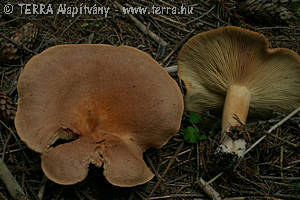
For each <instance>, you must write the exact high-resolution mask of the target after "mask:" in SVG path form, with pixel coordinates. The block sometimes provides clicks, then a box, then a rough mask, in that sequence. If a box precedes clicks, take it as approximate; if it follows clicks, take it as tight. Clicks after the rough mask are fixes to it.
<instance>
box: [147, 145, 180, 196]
mask: <svg viewBox="0 0 300 200" xmlns="http://www.w3.org/2000/svg"><path fill="white" fill-rule="evenodd" d="M183 144H184V143H183V142H182V143H181V144H180V146H179V147H178V148H177V150H176V152H175V154H174V155H173V156H172V158H171V159H170V161H169V163H168V166H167V168H166V169H165V171H164V172H163V174H162V175H161V177H160V179H159V180H158V181H157V182H156V184H155V185H154V187H153V189H152V191H151V192H150V194H149V196H148V197H151V195H152V194H153V193H154V192H155V190H156V189H157V187H158V186H159V185H160V183H161V181H162V180H163V178H164V176H165V175H166V174H167V172H168V170H169V168H170V167H171V165H172V164H173V162H174V161H175V158H176V157H177V155H178V153H179V152H180V151H181V149H182V147H183Z"/></svg>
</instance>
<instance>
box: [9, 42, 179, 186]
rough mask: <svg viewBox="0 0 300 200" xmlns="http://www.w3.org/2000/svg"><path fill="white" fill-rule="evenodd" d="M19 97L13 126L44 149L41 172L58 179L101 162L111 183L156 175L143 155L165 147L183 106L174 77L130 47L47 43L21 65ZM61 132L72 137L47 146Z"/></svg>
mask: <svg viewBox="0 0 300 200" xmlns="http://www.w3.org/2000/svg"><path fill="white" fill-rule="evenodd" d="M18 95H19V99H18V111H17V114H16V118H15V125H16V129H17V132H18V134H19V136H20V138H21V139H22V140H23V141H24V142H25V143H26V144H27V146H28V147H29V148H31V149H33V150H34V151H37V152H40V153H42V167H43V170H44V172H45V174H46V175H47V176H48V178H50V179H52V180H53V181H55V182H57V183H60V184H74V183H76V182H79V181H81V180H83V179H84V178H85V177H86V175H87V171H88V165H89V163H90V162H92V163H94V164H96V165H97V166H99V167H100V166H102V163H103V162H104V175H105V176H106V178H107V179H108V181H110V182H111V183H112V184H114V185H119V186H132V185H137V184H142V183H144V182H146V181H148V180H149V179H151V178H152V177H153V174H152V173H151V171H150V170H149V169H148V168H147V166H146V165H145V163H144V161H143V158H142V153H143V152H144V151H145V150H146V149H147V148H149V147H161V146H162V145H164V144H165V143H166V142H167V141H168V140H169V138H170V137H171V136H173V135H174V134H175V133H176V132H177V131H178V130H179V127H180V121H181V116H182V112H183V100H182V96H181V92H180V90H179V88H178V86H177V84H176V82H175V81H174V80H173V79H172V78H170V76H169V75H168V73H167V72H166V71H165V70H164V69H162V68H161V67H160V65H159V64H158V63H157V62H155V60H153V59H152V58H151V57H150V56H149V55H148V54H146V53H144V52H142V51H140V50H137V49H135V48H132V47H128V46H121V47H113V46H110V45H60V46H55V47H51V48H49V49H47V50H45V51H43V52H42V53H40V54H38V55H37V56H34V57H33V58H32V59H31V60H30V61H29V62H28V63H27V64H26V66H25V68H24V70H23V72H22V73H21V75H20V78H19V81H18ZM59 138H62V139H76V140H75V141H71V142H68V143H65V144H60V145H58V146H55V147H51V145H52V144H53V143H54V142H55V141H56V140H57V139H59ZM116 158H118V159H116ZM125 163H127V164H128V167H127V168H124V165H125ZM120 166H122V169H121V168H120ZM129 166H130V167H129ZM120 174H121V175H120ZM122 174H123V175H122Z"/></svg>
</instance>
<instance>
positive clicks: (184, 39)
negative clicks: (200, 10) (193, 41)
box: [162, 29, 195, 63]
mask: <svg viewBox="0 0 300 200" xmlns="http://www.w3.org/2000/svg"><path fill="white" fill-rule="evenodd" d="M194 32H195V29H193V30H192V31H190V32H189V33H188V34H186V35H185V36H184V38H183V39H182V40H181V41H180V42H179V43H178V44H177V45H176V46H175V48H174V49H173V50H172V51H171V52H170V53H169V54H168V55H167V56H166V57H165V58H164V59H163V60H162V63H164V62H166V61H167V60H168V59H169V58H170V57H171V56H172V55H173V54H174V53H175V52H176V51H178V49H180V48H181V46H182V45H183V44H184V43H185V42H186V41H187V40H188V39H189V38H190V37H191V35H192V34H193V33H194Z"/></svg>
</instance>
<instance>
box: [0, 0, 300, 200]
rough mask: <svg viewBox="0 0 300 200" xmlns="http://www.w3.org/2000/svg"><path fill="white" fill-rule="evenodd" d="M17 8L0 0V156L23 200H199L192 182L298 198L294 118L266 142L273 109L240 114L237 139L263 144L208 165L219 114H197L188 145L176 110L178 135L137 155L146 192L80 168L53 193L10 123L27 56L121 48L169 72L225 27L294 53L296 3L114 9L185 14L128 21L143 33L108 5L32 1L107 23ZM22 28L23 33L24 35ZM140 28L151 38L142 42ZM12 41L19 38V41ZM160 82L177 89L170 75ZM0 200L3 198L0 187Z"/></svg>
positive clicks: (209, 2) (298, 19) (243, 194)
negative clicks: (191, 45)
mask: <svg viewBox="0 0 300 200" xmlns="http://www.w3.org/2000/svg"><path fill="white" fill-rule="evenodd" d="M24 2H27V3H29V2H30V1H25V0H23V1H17V0H10V1H7V0H2V1H1V6H0V9H1V10H0V42H1V43H0V45H1V52H0V78H1V79H0V84H1V95H0V98H1V99H0V106H1V109H0V112H1V118H0V119H1V121H0V157H1V159H2V160H3V161H4V162H5V163H6V165H7V167H8V169H9V171H10V172H11V173H12V174H13V176H14V177H15V178H16V180H17V182H18V183H19V185H20V186H21V188H22V190H23V191H24V193H25V194H26V196H27V198H28V199H33V200H37V199H39V200H40V199H44V200H76V199H78V200H85V199H86V200H94V199H95V200H96V199H101V200H102V199H108V200H117V199H122V200H123V199H128V200H134V199H152V200H155V199H186V200H189V199H192V200H199V199H209V198H210V197H209V196H208V195H207V194H206V193H205V192H204V191H203V190H202V189H201V187H200V186H199V180H200V178H201V179H203V180H205V181H206V182H208V183H209V184H210V185H211V186H212V187H213V189H214V190H215V191H216V192H217V193H219V194H220V196H221V198H222V199H232V200H233V199H274V200H275V199H300V151H299V150H300V146H299V144H300V115H299V113H298V115H297V114H296V115H294V116H293V117H291V118H290V119H289V120H288V121H287V122H285V123H284V124H282V125H280V126H279V127H278V128H276V129H275V130H274V131H273V132H272V134H268V133H266V132H267V131H268V130H269V129H270V128H271V127H272V126H274V125H275V124H276V123H277V122H279V121H280V120H281V119H283V118H284V117H285V116H286V115H287V114H282V113H279V112H277V111H273V112H272V113H270V114H268V115H267V116H265V115H260V114H258V116H257V114H255V115H253V116H252V115H250V116H249V120H248V122H247V125H245V126H243V127H241V128H240V129H239V130H238V131H240V132H242V133H243V134H245V135H247V141H248V144H249V145H251V144H254V143H255V142H256V141H258V140H259V139H260V138H261V137H264V139H263V140H262V141H261V142H260V143H259V144H257V145H256V146H255V147H254V148H253V149H252V150H251V151H250V152H249V153H247V154H246V155H245V158H243V159H241V160H239V161H238V162H235V163H231V164H228V163H227V164H224V163H223V162H222V159H219V160H218V159H217V160H216V158H215V156H214V153H215V150H216V147H217V145H218V142H219V139H220V128H221V127H220V119H221V112H217V113H212V112H205V113H202V114H201V120H200V122H199V123H197V124H195V125H194V126H196V127H197V128H198V129H199V131H200V133H201V134H202V135H204V136H205V137H203V138H204V139H203V140H201V141H200V142H199V143H195V144H193V143H189V142H186V141H184V131H183V130H184V129H185V128H186V127H188V126H189V125H190V122H189V120H188V118H189V116H190V113H188V112H184V115H183V119H182V126H181V129H180V131H179V132H178V133H177V134H176V135H175V136H174V137H173V138H172V139H171V140H170V141H169V142H168V143H167V144H166V145H165V146H164V147H163V148H161V149H149V150H147V151H146V152H145V153H144V160H145V161H146V163H147V165H148V166H149V167H150V169H151V170H152V171H153V172H154V174H155V177H154V178H153V179H152V180H150V181H149V182H147V183H146V184H143V185H139V186H136V187H131V188H121V187H116V186H112V185H111V184H109V183H108V182H107V181H106V180H105V178H104V176H103V174H102V169H99V168H96V167H95V166H93V165H90V169H89V175H88V177H87V178H86V179H85V180H84V181H83V182H81V183H78V184H76V185H71V186H62V185H58V184H56V183H54V182H52V181H50V180H48V179H47V178H46V177H45V175H44V173H43V171H42V169H41V163H40V154H38V153H36V152H34V151H32V150H30V149H28V148H27V147H26V145H25V144H24V143H23V142H22V141H21V140H20V139H19V137H18V134H17V132H16V130H15V126H14V122H13V118H14V113H15V108H16V102H17V98H18V96H17V80H18V77H19V75H20V73H21V71H22V70H23V67H24V65H25V64H26V62H27V61H28V60H29V59H30V58H31V57H32V56H33V55H35V54H37V53H40V52H41V51H43V50H44V49H47V48H48V47H50V46H54V45H60V44H83V43H90V44H110V45H115V46H119V45H129V46H133V47H136V48H139V49H141V50H143V51H145V52H147V53H149V54H150V55H151V56H152V57H153V58H154V59H155V60H157V61H158V62H159V63H160V64H161V65H162V66H163V67H169V66H173V65H176V58H177V53H178V51H179V50H180V48H181V46H182V44H184V42H185V41H186V40H187V39H188V38H190V37H192V36H193V35H195V34H197V33H201V32H204V31H208V30H211V29H215V28H218V27H222V26H226V25H234V26H239V27H243V28H247V29H250V30H253V31H256V32H259V33H262V34H264V35H265V36H266V37H267V38H268V39H269V41H270V47H272V48H276V47H284V48H289V49H292V50H294V51H295V52H297V53H298V54H299V53H300V3H299V2H297V1H295V2H293V3H290V2H289V1H280V0H278V1H270V2H271V3H269V4H270V5H267V2H269V1H249V0H248V1H245V0H244V1H233V0H229V1H221V0H219V1H217V0H205V1H198V0H183V1H180V2H179V1H177V0H151V1H146V0H136V1H127V0H120V1H118V2H119V3H120V4H121V5H123V6H127V7H129V6H133V7H145V8H148V9H149V10H150V11H151V12H152V11H153V10H152V8H153V6H155V7H158V8H163V7H169V8H173V7H176V8H177V9H180V8H181V7H185V8H186V13H183V14H180V15H179V14H172V13H170V11H169V13H167V11H166V10H164V11H163V10H162V9H161V12H160V13H151V12H150V13H146V14H145V15H141V14H135V15H134V17H135V18H136V19H137V20H138V21H140V22H141V23H142V24H143V25H144V26H145V27H146V29H147V31H145V32H142V31H141V30H140V29H139V28H138V27H137V26H136V24H135V23H134V22H133V20H132V18H131V17H130V15H128V14H127V15H125V14H123V13H121V12H120V11H119V10H118V8H116V7H115V6H114V2H113V1H111V0H105V1H96V0H93V1H90V0H84V1H47V0H39V1H35V4H40V3H43V4H46V5H48V4H50V2H51V5H52V8H53V9H54V10H57V9H58V6H59V4H61V3H62V2H68V6H73V7H80V6H84V5H86V6H90V7H92V6H93V5H96V6H98V7H101V6H103V7H109V8H110V10H109V13H108V14H107V16H105V15H104V14H103V15H101V14H98V15H96V14H82V15H75V16H71V15H66V14H65V15H63V14H57V13H55V12H54V13H53V14H51V13H48V14H47V13H45V14H33V7H30V6H29V7H28V10H27V14H26V10H25V7H21V6H20V5H18V3H24ZM37 2H38V3H37ZM251 2H252V3H251ZM253 2H256V3H253ZM272 2H273V3H272ZM274 2H275V3H274ZM285 2H287V3H285ZM6 4H12V5H13V6H14V10H13V12H12V13H11V14H5V13H4V5H6ZM263 6H265V7H263ZM191 8H193V9H192V11H191ZM188 11H190V13H188ZM28 23H29V24H30V26H29V28H24V27H23V26H24V25H26V24H28ZM32 25H33V26H32ZM22 27H23V28H22ZM149 30H150V31H152V32H153V33H155V34H156V35H157V36H158V37H159V38H160V39H161V40H160V41H156V40H154V39H153V38H151V37H149V34H148V33H149ZM16 37H23V38H25V39H24V40H26V41H20V40H18V39H16ZM162 41H165V42H162ZM170 75H171V76H172V77H173V78H174V79H175V80H176V81H177V82H178V83H179V79H178V77H177V74H176V73H170ZM181 84H182V83H181ZM0 199H1V200H2V199H3V200H6V199H12V198H11V196H10V194H9V192H8V190H7V188H6V186H5V184H4V183H3V182H2V181H0Z"/></svg>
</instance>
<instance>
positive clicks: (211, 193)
mask: <svg viewBox="0 0 300 200" xmlns="http://www.w3.org/2000/svg"><path fill="white" fill-rule="evenodd" d="M197 183H198V185H199V186H200V187H201V189H202V190H203V191H204V192H205V193H206V194H207V195H208V196H209V197H210V198H211V199H213V200H222V199H221V196H220V194H219V193H218V192H217V191H216V190H215V189H214V188H213V187H212V186H210V185H209V184H208V183H206V182H205V181H204V180H203V179H202V178H200V179H199V180H198V181H197Z"/></svg>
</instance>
